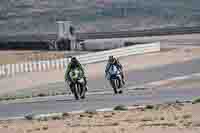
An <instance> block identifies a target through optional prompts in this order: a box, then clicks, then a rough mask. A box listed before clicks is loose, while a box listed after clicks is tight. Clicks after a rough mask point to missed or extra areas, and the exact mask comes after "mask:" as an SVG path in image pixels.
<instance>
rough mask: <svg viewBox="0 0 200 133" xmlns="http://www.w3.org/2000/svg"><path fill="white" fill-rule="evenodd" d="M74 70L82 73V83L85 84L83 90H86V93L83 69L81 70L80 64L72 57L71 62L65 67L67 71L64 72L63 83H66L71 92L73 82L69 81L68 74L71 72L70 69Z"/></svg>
mask: <svg viewBox="0 0 200 133" xmlns="http://www.w3.org/2000/svg"><path fill="white" fill-rule="evenodd" d="M75 68H78V69H79V70H81V71H82V73H83V78H84V82H85V88H86V91H87V80H86V77H85V73H84V69H83V67H82V65H81V63H80V62H79V61H78V60H77V58H76V57H72V58H71V62H70V63H69V64H68V66H67V70H66V72H65V81H68V84H69V87H70V89H71V91H72V90H73V89H72V88H73V85H74V84H73V82H72V80H71V77H70V74H69V73H70V72H71V70H72V69H75ZM72 93H73V91H72Z"/></svg>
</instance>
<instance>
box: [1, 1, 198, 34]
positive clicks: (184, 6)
mask: <svg viewBox="0 0 200 133" xmlns="http://www.w3.org/2000/svg"><path fill="white" fill-rule="evenodd" d="M57 20H71V21H72V22H73V23H74V24H75V25H76V26H77V30H79V31H81V32H94V31H113V30H115V31H116V30H134V29H146V28H155V27H156V28H157V27H165V26H192V25H200V1H199V0H1V1H0V34H15V33H16V34H17V33H22V32H29V33H30V32H31V33H39V32H42V33H44V32H55V30H56V25H55V22H56V21H57Z"/></svg>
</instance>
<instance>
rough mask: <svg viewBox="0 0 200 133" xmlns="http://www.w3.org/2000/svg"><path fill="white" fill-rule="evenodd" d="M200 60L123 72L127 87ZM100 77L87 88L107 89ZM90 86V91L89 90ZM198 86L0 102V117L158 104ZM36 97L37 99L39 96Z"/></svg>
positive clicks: (188, 69) (185, 69) (194, 69)
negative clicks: (120, 93)
mask: <svg viewBox="0 0 200 133" xmlns="http://www.w3.org/2000/svg"><path fill="white" fill-rule="evenodd" d="M199 68H200V59H197V60H192V61H188V62H184V63H178V64H171V65H166V66H160V67H153V68H149V69H145V70H140V71H129V72H128V73H127V79H128V81H127V82H128V83H127V87H130V86H133V85H136V84H143V83H147V82H152V81H157V80H162V79H168V78H171V77H176V76H184V75H189V74H191V73H199V72H200V69H199ZM62 84H63V83H56V84H54V85H53V86H52V84H51V85H48V87H61V86H63V85H62ZM104 84H106V81H105V80H104V77H100V78H99V79H95V80H92V81H90V82H89V88H90V91H95V90H101V91H107V90H105V88H104V87H103V85H104ZM92 89H93V90H92ZM199 95H200V90H199V88H192V87H191V88H186V89H184V90H182V89H178V90H176V89H170V90H166V89H164V88H163V89H159V90H151V89H146V90H135V91H134V90H132V91H131V90H129V91H128V92H127V91H125V93H124V94H123V95H115V96H114V95H113V94H104V95H102V94H98V95H89V96H87V98H86V99H85V100H81V101H75V100H74V98H73V97H72V96H56V97H51V98H48V99H46V100H45V99H43V100H42V101H41V102H33V103H8V104H7V103H0V118H9V117H20V116H23V115H24V114H27V113H46V112H60V111H61V112H64V111H73V110H82V109H98V108H107V107H113V106H114V105H118V104H125V105H133V104H138V103H159V102H166V101H173V100H177V99H178V100H183V99H184V100H189V99H191V98H192V97H194V96H199ZM39 99H40V98H39Z"/></svg>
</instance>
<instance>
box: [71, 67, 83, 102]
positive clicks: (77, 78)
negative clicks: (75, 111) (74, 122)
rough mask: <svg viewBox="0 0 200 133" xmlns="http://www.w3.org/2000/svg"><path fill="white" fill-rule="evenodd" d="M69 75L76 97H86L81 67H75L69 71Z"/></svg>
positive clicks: (77, 98)
mask: <svg viewBox="0 0 200 133" xmlns="http://www.w3.org/2000/svg"><path fill="white" fill-rule="evenodd" d="M69 75H70V78H71V80H72V83H73V88H71V89H72V93H73V94H74V97H75V99H76V100H79V99H80V98H81V99H84V98H85V93H86V87H85V81H84V77H83V73H82V72H81V71H80V70H79V69H77V68H75V69H74V70H72V71H71V72H70V73H69Z"/></svg>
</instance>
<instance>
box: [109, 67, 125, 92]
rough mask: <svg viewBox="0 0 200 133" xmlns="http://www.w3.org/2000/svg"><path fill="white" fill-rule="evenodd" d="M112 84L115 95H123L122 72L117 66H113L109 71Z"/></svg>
mask: <svg viewBox="0 0 200 133" xmlns="http://www.w3.org/2000/svg"><path fill="white" fill-rule="evenodd" d="M108 74H109V79H110V84H111V86H112V88H113V90H114V93H115V94H118V93H122V85H123V84H122V77H121V71H120V70H119V69H118V68H117V67H116V66H115V65H111V67H110V69H109V71H108Z"/></svg>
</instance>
